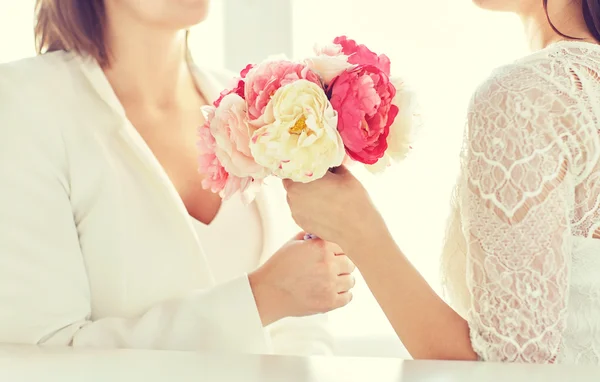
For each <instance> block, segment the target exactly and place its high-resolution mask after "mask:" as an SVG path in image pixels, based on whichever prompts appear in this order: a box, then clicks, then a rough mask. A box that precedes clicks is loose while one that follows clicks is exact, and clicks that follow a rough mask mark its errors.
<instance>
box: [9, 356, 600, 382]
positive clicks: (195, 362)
mask: <svg viewBox="0 0 600 382" xmlns="http://www.w3.org/2000/svg"><path fill="white" fill-rule="evenodd" d="M598 375H600V368H598V367H597V366H572V365H553V366H541V365H529V364H501V363H492V362H439V361H402V360H399V359H391V358H349V357H311V358H308V357H281V356H278V357H275V356H268V355H267V356H265V355H262V356H261V355H247V354H236V355H225V356H224V355H221V354H201V353H192V352H186V353H182V352H163V351H140V350H109V351H98V350H93V351H83V350H81V349H77V350H73V349H43V350H39V349H19V348H5V349H2V348H0V380H1V381H10V382H38V381H39V382H47V381H52V382H54V381H60V382H72V381H73V382H75V381H77V382H80V381H86V382H106V381H144V382H163V381H176V382H188V381H189V382H198V381H207V382H266V381H277V382H279V381H285V382H315V381H318V382H365V381H373V382H442V381H443V382H483V381H485V382H506V381H510V382H571V381H573V382H597V381H598Z"/></svg>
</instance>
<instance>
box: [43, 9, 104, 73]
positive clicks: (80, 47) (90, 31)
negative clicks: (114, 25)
mask: <svg viewBox="0 0 600 382" xmlns="http://www.w3.org/2000/svg"><path fill="white" fill-rule="evenodd" d="M105 26H106V20H105V12H104V0H86V1H80V0H36V2H35V28H34V34H35V47H36V51H37V52H38V54H43V53H46V52H53V51H57V50H65V51H73V52H76V53H78V54H88V55H90V56H92V57H94V58H95V59H96V60H97V61H98V63H99V64H100V65H102V66H105V65H107V64H108V56H109V53H108V49H107V47H106V44H105V41H104V38H105V37H104V36H105V34H104V32H105V31H104V29H105Z"/></svg>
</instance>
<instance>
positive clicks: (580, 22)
mask: <svg viewBox="0 0 600 382" xmlns="http://www.w3.org/2000/svg"><path fill="white" fill-rule="evenodd" d="M520 16H521V20H522V22H523V26H524V29H525V35H526V37H527V40H528V41H529V47H530V49H531V50H540V49H543V48H545V47H547V46H548V45H550V44H552V43H554V42H557V41H562V40H574V41H586V42H594V43H597V41H595V40H594V38H593V37H592V36H591V34H590V33H589V31H588V29H587V26H586V24H585V20H584V19H583V14H582V12H581V5H580V4H579V3H578V2H572V1H571V0H558V1H549V2H548V16H549V18H550V20H551V21H552V24H554V26H555V27H556V29H558V30H559V31H560V32H561V33H562V34H564V35H565V36H569V37H565V36H561V35H560V34H559V33H557V32H556V31H555V30H554V29H552V26H551V25H550V23H549V22H548V17H547V16H546V12H545V11H544V9H543V7H542V6H541V5H540V6H539V7H535V8H532V9H529V10H527V11H526V12H522V13H521V15H520Z"/></svg>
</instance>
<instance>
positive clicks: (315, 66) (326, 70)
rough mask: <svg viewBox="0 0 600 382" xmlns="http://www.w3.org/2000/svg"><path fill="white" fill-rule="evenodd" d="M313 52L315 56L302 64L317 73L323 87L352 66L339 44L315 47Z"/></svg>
mask: <svg viewBox="0 0 600 382" xmlns="http://www.w3.org/2000/svg"><path fill="white" fill-rule="evenodd" d="M314 52H315V55H314V56H313V57H310V58H307V59H305V60H304V64H305V65H306V66H308V67H309V68H310V69H311V70H312V71H314V72H316V73H318V74H319V76H321V79H322V80H323V82H324V83H325V85H328V84H329V83H330V82H331V81H332V80H333V79H334V78H335V77H337V76H339V75H340V74H341V73H342V72H343V71H345V70H346V69H349V68H351V67H352V66H353V65H352V64H350V63H349V62H348V56H346V55H345V54H344V53H342V46H341V45H339V44H329V45H323V46H320V45H315V48H314Z"/></svg>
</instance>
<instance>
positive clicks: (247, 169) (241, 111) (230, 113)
mask: <svg viewBox="0 0 600 382" xmlns="http://www.w3.org/2000/svg"><path fill="white" fill-rule="evenodd" d="M210 132H211V133H212V136H213V137H214V139H215V142H216V147H215V155H216V156H217V158H218V159H219V161H220V162H221V164H222V165H223V167H225V170H226V171H227V172H228V173H229V174H230V175H234V176H237V177H241V178H245V177H252V178H255V179H256V178H258V179H262V178H265V177H266V176H267V175H269V172H268V170H267V169H265V168H264V167H263V166H261V165H259V164H258V163H256V161H255V160H254V157H253V156H252V154H251V152H250V137H251V135H252V134H251V133H252V132H254V130H253V129H252V130H251V129H250V126H248V118H247V116H246V102H245V101H244V99H243V98H242V97H240V96H239V95H237V94H235V93H231V94H228V95H226V96H225V97H223V100H222V101H221V103H220V105H219V107H217V109H216V110H215V113H214V115H213V118H212V119H211V122H210Z"/></svg>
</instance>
